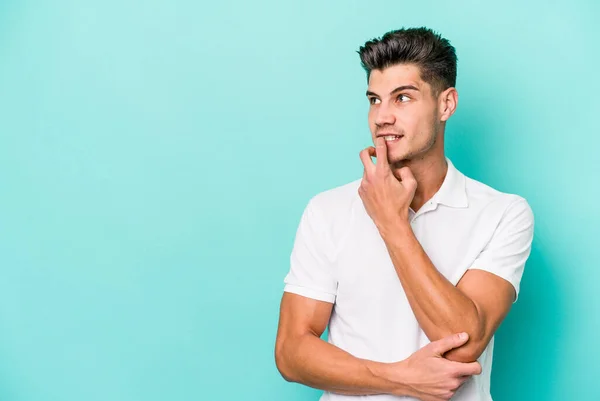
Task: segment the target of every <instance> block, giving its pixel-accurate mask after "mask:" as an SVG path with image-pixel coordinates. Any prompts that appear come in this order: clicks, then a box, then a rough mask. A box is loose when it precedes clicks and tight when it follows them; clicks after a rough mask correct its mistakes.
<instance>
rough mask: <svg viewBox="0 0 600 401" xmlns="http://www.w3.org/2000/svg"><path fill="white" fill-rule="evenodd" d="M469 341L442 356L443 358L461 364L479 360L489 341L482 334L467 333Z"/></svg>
mask: <svg viewBox="0 0 600 401" xmlns="http://www.w3.org/2000/svg"><path fill="white" fill-rule="evenodd" d="M467 333H469V339H468V340H467V342H466V343H465V344H463V345H462V346H460V347H458V348H454V349H452V350H450V351H448V352H446V353H445V354H444V358H446V359H448V360H451V361H455V362H463V363H471V362H475V361H477V360H478V359H479V357H480V356H481V354H483V351H485V348H486V347H487V344H488V342H489V340H487V339H486V338H485V336H484V335H483V334H481V335H480V333H473V332H469V331H467Z"/></svg>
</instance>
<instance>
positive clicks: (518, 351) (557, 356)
mask: <svg viewBox="0 0 600 401" xmlns="http://www.w3.org/2000/svg"><path fill="white" fill-rule="evenodd" d="M545 255H547V254H546V253H545V252H544V250H543V248H541V247H540V246H539V242H538V241H535V240H534V244H533V248H532V253H531V256H530V259H529V261H528V262H527V266H526V268H525V273H524V277H523V280H522V282H521V291H520V296H519V299H518V301H517V303H516V304H515V305H514V306H513V308H512V310H511V312H510V313H509V315H508V316H507V318H506V320H505V321H504V323H503V324H502V326H501V327H500V329H499V330H498V333H497V334H496V342H495V349H494V365H493V369H492V396H493V397H494V401H504V400H506V401H508V400H513V399H515V398H516V397H517V396H518V395H519V394H531V395H533V397H532V398H531V400H532V401H533V400H555V399H558V398H557V397H558V392H557V388H556V387H557V385H558V384H557V383H558V382H559V380H558V379H559V377H558V370H559V363H560V360H561V359H562V358H561V356H562V354H563V352H562V351H563V350H562V349H561V344H564V342H563V341H561V337H562V336H561V334H562V331H563V330H562V328H563V327H564V324H563V322H564V314H563V308H562V302H561V295H562V294H563V291H562V290H561V287H560V283H559V281H558V280H557V277H554V275H553V274H552V272H553V271H556V268H552V267H551V266H550V262H549V261H548V259H547V258H546V256H545Z"/></svg>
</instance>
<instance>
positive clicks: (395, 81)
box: [369, 64, 429, 94]
mask: <svg viewBox="0 0 600 401" xmlns="http://www.w3.org/2000/svg"><path fill="white" fill-rule="evenodd" d="M403 85H412V86H415V87H417V88H418V89H419V90H425V89H426V87H428V86H429V85H428V84H427V83H426V82H425V81H423V80H422V79H421V70H420V69H419V67H418V66H416V65H414V64H396V65H392V66H390V67H387V68H384V69H383V70H373V71H371V74H370V76H369V90H371V91H373V92H377V93H379V92H380V91H381V92H382V94H383V92H385V93H388V92H389V91H390V90H392V89H394V88H397V87H399V86H403Z"/></svg>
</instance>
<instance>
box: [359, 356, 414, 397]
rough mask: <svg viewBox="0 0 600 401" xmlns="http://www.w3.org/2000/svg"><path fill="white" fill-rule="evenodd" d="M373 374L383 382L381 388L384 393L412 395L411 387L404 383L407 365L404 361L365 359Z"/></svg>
mask: <svg viewBox="0 0 600 401" xmlns="http://www.w3.org/2000/svg"><path fill="white" fill-rule="evenodd" d="M365 362H366V364H367V368H368V369H369V371H370V372H371V374H372V375H373V376H374V377H375V378H376V379H377V381H378V382H380V383H381V384H382V386H381V388H380V389H379V390H380V391H382V393H384V394H390V395H396V396H410V395H412V392H411V391H410V387H409V386H407V385H406V384H404V377H405V375H406V366H405V363H404V361H401V362H395V363H383V362H374V361H365Z"/></svg>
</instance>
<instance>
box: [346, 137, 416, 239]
mask: <svg viewBox="0 0 600 401" xmlns="http://www.w3.org/2000/svg"><path fill="white" fill-rule="evenodd" d="M371 156H375V157H376V158H377V164H374V163H373V161H372V160H371ZM360 159H361V160H362V163H363V165H364V166H365V171H364V174H363V178H362V182H361V184H360V187H359V188H358V194H359V195H360V198H361V199H362V201H363V204H364V205H365V209H366V210H367V213H368V214H369V216H370V217H371V219H372V220H373V222H374V223H375V225H376V226H377V228H378V229H379V230H380V231H381V230H382V229H385V228H387V227H388V226H390V225H392V226H393V225H395V224H397V223H398V221H405V222H407V221H408V209H409V207H410V204H411V202H412V200H413V198H414V196H415V191H416V190H417V181H416V180H415V177H414V176H413V174H412V172H411V171H410V169H409V168H408V167H402V168H401V169H400V170H399V171H398V174H399V176H400V180H398V178H396V177H395V176H394V173H393V172H392V169H391V168H390V165H389V163H388V156H387V145H386V143H385V139H383V138H382V137H379V138H377V139H376V148H373V147H372V146H370V147H368V148H366V149H363V150H362V151H361V152H360Z"/></svg>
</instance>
